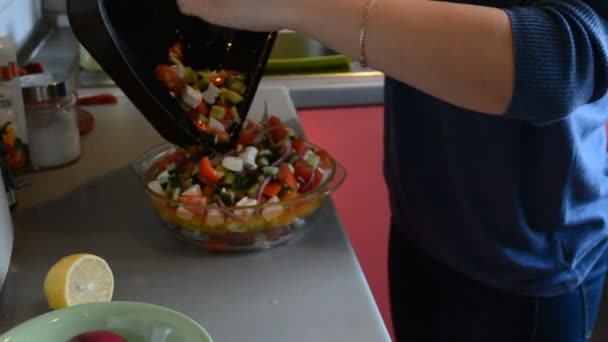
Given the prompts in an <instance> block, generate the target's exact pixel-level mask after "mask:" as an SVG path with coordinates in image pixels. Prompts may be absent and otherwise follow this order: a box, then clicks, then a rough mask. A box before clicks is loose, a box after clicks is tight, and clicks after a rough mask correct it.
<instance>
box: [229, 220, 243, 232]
mask: <svg viewBox="0 0 608 342" xmlns="http://www.w3.org/2000/svg"><path fill="white" fill-rule="evenodd" d="M226 229H228V230H229V231H231V232H233V233H244V232H246V231H247V227H245V226H244V225H243V223H242V222H241V221H239V220H235V219H233V218H230V217H229V218H227V219H226Z"/></svg>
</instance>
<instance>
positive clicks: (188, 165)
mask: <svg viewBox="0 0 608 342" xmlns="http://www.w3.org/2000/svg"><path fill="white" fill-rule="evenodd" d="M194 166H195V164H194V162H193V161H192V160H188V161H187V162H185V163H184V166H183V170H182V172H183V173H187V174H189V175H190V174H192V171H194Z"/></svg>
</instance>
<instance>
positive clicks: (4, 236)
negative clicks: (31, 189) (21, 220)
mask: <svg viewBox="0 0 608 342" xmlns="http://www.w3.org/2000/svg"><path fill="white" fill-rule="evenodd" d="M13 238H14V236H13V222H12V218H11V212H10V209H9V206H8V201H7V199H6V192H5V190H4V181H3V179H2V171H1V170H0V291H1V290H2V286H3V285H4V281H5V279H6V273H7V272H8V268H9V265H10V263H11V254H12V252H13Z"/></svg>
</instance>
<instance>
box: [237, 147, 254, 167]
mask: <svg viewBox="0 0 608 342" xmlns="http://www.w3.org/2000/svg"><path fill="white" fill-rule="evenodd" d="M257 156H258V149H257V148H255V147H253V146H249V147H247V148H246V149H245V151H243V152H242V153H241V154H239V158H241V160H243V165H245V166H246V167H248V168H252V169H255V168H256V167H257V165H256V163H255V158H256V157H257Z"/></svg>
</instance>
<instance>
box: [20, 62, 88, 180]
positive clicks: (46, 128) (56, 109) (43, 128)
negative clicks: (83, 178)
mask: <svg viewBox="0 0 608 342" xmlns="http://www.w3.org/2000/svg"><path fill="white" fill-rule="evenodd" d="M21 89H22V93H23V100H24V103H25V115H26V123H27V134H28V139H29V152H30V162H31V165H32V168H33V169H34V170H37V171H38V170H44V169H49V168H54V167H59V166H63V165H66V164H69V163H71V162H73V161H75V160H77V159H78V158H79V157H80V154H81V142H80V131H79V128H78V116H77V110H76V94H75V90H74V85H73V82H72V81H71V80H70V79H67V80H61V81H56V80H54V79H53V77H52V76H51V75H49V74H34V75H27V76H23V77H21Z"/></svg>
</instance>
